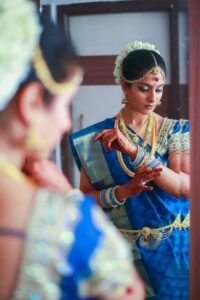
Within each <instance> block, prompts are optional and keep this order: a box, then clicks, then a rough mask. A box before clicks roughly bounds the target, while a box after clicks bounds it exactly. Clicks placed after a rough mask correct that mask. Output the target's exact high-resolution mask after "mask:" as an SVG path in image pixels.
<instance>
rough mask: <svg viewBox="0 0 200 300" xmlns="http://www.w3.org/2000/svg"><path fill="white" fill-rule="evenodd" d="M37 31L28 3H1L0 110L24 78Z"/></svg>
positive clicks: (10, 0)
mask: <svg viewBox="0 0 200 300" xmlns="http://www.w3.org/2000/svg"><path fill="white" fill-rule="evenodd" d="M40 32H41V28H40V25H39V19H38V16H37V11H36V7H35V5H34V4H33V3H31V1H26V0H0V110H3V109H4V108H5V107H6V105H7V104H8V103H9V101H10V100H11V98H12V97H13V96H14V94H15V92H16V91H17V88H18V87H19V84H20V83H21V82H22V80H23V79H24V78H25V76H26V75H27V73H28V71H29V68H30V64H29V61H31V59H32V55H33V52H34V49H35V47H36V45H37V43H38V40H39V35H40Z"/></svg>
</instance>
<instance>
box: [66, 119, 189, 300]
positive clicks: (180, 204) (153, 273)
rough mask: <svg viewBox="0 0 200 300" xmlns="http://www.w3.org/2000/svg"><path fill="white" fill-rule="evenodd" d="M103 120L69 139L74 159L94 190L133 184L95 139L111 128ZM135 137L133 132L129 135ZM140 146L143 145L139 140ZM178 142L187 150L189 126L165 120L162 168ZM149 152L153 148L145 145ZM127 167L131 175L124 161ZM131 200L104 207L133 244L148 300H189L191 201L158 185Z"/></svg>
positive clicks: (161, 138)
mask: <svg viewBox="0 0 200 300" xmlns="http://www.w3.org/2000/svg"><path fill="white" fill-rule="evenodd" d="M114 123H115V119H114V118H109V119H106V120H104V121H102V122H100V123H97V124H94V125H92V126H90V127H88V128H85V129H83V130H81V131H78V132H75V133H73V134H72V135H71V136H70V143H71V148H72V152H73V156H74V159H75V161H76V163H77V165H78V167H79V169H81V168H83V169H84V171H85V172H86V174H87V176H88V178H89V180H90V182H91V184H92V185H93V186H94V188H95V189H97V190H102V189H106V188H108V187H112V186H116V185H123V184H126V183H127V182H129V181H130V180H131V177H129V176H128V175H127V174H126V173H125V172H124V171H123V169H122V167H121V165H120V163H119V161H118V158H117V153H116V151H105V150H104V149H103V147H102V144H101V143H100V142H96V143H95V142H94V141H93V138H94V136H95V135H96V134H97V133H98V132H100V131H101V130H103V129H109V128H113V127H114ZM133 133H134V132H133ZM138 144H139V145H141V144H142V139H141V138H139V141H138ZM180 144H182V148H184V150H186V151H187V150H189V123H188V121H186V120H173V119H168V118H164V121H163V123H162V126H161V129H160V131H159V134H158V137H157V148H156V153H155V157H156V158H157V159H159V160H160V161H161V163H162V164H163V165H165V166H167V164H168V157H169V155H170V153H171V151H172V150H173V151H174V150H176V147H178V145H180ZM146 150H147V151H150V150H151V146H150V145H147V148H146ZM123 160H124V162H125V164H126V166H127V167H128V168H129V169H131V170H132V171H133V172H134V171H135V170H134V169H133V166H132V165H131V163H130V161H129V159H128V157H127V156H126V155H123ZM148 184H149V185H151V186H153V190H152V191H151V192H146V191H143V192H142V193H141V194H140V195H138V196H134V197H130V198H128V199H127V200H126V201H125V204H124V205H121V206H118V207H116V208H110V209H104V210H105V212H106V213H107V214H108V215H109V217H110V219H111V220H112V222H113V223H114V224H115V226H116V227H117V228H118V229H119V230H120V231H121V232H122V234H123V235H124V236H125V237H126V238H127V239H128V241H129V242H130V244H131V247H132V252H133V257H134V262H135V265H136V267H137V269H138V271H139V273H140V275H141V277H142V278H143V280H144V282H145V285H146V299H151V300H175V299H176V300H186V299H188V298H189V201H188V199H185V198H175V197H174V196H172V195H171V194H169V193H167V192H165V191H164V190H162V189H160V188H159V187H158V186H156V185H155V184H154V183H153V182H151V183H148Z"/></svg>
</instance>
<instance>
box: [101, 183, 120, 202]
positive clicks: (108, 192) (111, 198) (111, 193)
mask: <svg viewBox="0 0 200 300" xmlns="http://www.w3.org/2000/svg"><path fill="white" fill-rule="evenodd" d="M117 187H119V186H118V185H116V186H115V187H110V188H108V189H105V190H102V191H101V192H100V203H101V206H102V207H104V208H112V207H117V206H119V205H122V204H124V202H125V201H126V199H125V200H123V202H120V201H118V200H117V198H116V197H115V190H116V188H117Z"/></svg>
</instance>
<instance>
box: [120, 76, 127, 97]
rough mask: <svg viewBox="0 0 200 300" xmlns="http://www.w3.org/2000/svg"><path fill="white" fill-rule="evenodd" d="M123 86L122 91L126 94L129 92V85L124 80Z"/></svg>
mask: <svg viewBox="0 0 200 300" xmlns="http://www.w3.org/2000/svg"><path fill="white" fill-rule="evenodd" d="M121 87H122V91H123V92H124V95H126V93H127V85H126V83H125V81H124V80H122V81H121Z"/></svg>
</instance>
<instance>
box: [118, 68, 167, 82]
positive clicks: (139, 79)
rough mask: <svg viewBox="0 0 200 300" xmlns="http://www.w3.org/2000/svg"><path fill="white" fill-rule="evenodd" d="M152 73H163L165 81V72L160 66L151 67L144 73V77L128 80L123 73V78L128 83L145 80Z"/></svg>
mask: <svg viewBox="0 0 200 300" xmlns="http://www.w3.org/2000/svg"><path fill="white" fill-rule="evenodd" d="M150 74H161V75H162V76H163V80H164V81H165V73H164V72H163V70H162V69H161V68H160V67H159V66H155V67H153V68H151V69H150V70H149V71H148V72H147V73H145V74H144V76H143V77H140V78H138V79H135V80H128V79H126V78H125V77H124V75H123V74H122V79H123V80H124V81H125V82H127V83H139V82H141V81H142V80H144V79H145V78H147V77H148V76H149V75H150Z"/></svg>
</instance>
